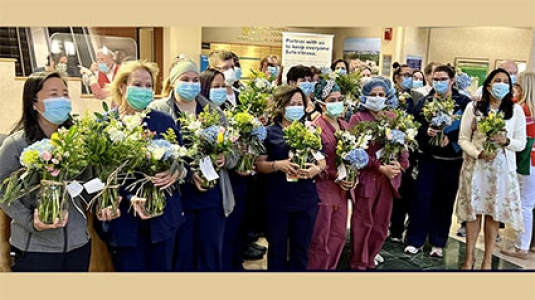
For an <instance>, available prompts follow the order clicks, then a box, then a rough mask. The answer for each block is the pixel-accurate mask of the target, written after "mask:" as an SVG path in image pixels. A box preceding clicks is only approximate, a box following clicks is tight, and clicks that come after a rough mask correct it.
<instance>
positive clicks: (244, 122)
mask: <svg viewBox="0 0 535 300" xmlns="http://www.w3.org/2000/svg"><path fill="white" fill-rule="evenodd" d="M229 121H230V125H232V127H233V128H235V129H236V131H237V132H238V134H239V139H238V145H239V148H240V149H241V152H242V156H241V157H240V160H239V161H238V166H237V170H238V171H241V172H249V171H252V170H253V163H254V161H255V159H256V158H257V157H258V156H259V155H260V154H263V153H264V152H265V151H266V148H265V147H264V143H263V141H264V140H265V139H266V136H267V131H266V128H265V127H264V126H263V125H262V123H260V121H258V119H256V118H255V117H253V116H252V115H251V114H249V113H248V112H236V113H231V115H230V116H229Z"/></svg>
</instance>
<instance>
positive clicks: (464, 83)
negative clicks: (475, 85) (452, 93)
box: [455, 73, 472, 90]
mask: <svg viewBox="0 0 535 300" xmlns="http://www.w3.org/2000/svg"><path fill="white" fill-rule="evenodd" d="M455 79H456V81H457V85H458V86H459V89H461V90H464V89H466V88H467V87H469V86H470V85H471V84H472V78H470V76H468V75H467V74H466V73H461V74H459V75H457V76H456V77H455Z"/></svg>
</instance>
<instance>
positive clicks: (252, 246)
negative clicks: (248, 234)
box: [249, 243, 267, 253]
mask: <svg viewBox="0 0 535 300" xmlns="http://www.w3.org/2000/svg"><path fill="white" fill-rule="evenodd" d="M249 248H252V249H254V250H258V251H262V252H263V253H266V251H267V248H266V247H264V246H262V245H259V244H257V243H251V244H249Z"/></svg>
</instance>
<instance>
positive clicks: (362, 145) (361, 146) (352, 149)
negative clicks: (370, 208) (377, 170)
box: [335, 131, 372, 186]
mask: <svg viewBox="0 0 535 300" xmlns="http://www.w3.org/2000/svg"><path fill="white" fill-rule="evenodd" d="M335 137H336V139H337V145H336V164H337V165H338V166H339V167H338V168H339V174H338V175H339V177H338V178H337V180H342V179H344V178H345V180H346V181H347V182H349V183H350V185H351V186H355V185H356V184H357V183H358V182H357V176H358V170H362V169H364V168H365V167H366V166H367V165H368V162H369V157H368V153H367V152H366V149H368V143H369V141H370V140H371V139H372V135H371V134H361V135H360V136H358V137H356V136H355V135H353V134H351V133H350V132H348V131H337V132H335ZM342 168H343V170H345V174H346V175H345V177H344V176H340V172H341V173H344V172H343V171H341V170H342ZM342 175H343V174H342Z"/></svg>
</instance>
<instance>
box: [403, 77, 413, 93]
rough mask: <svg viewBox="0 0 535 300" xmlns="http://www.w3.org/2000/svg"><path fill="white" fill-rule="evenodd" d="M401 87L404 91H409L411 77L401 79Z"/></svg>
mask: <svg viewBox="0 0 535 300" xmlns="http://www.w3.org/2000/svg"><path fill="white" fill-rule="evenodd" d="M401 87H402V88H403V90H405V91H406V90H410V89H411V87H412V78H411V77H407V78H403V81H402V82H401Z"/></svg>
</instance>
